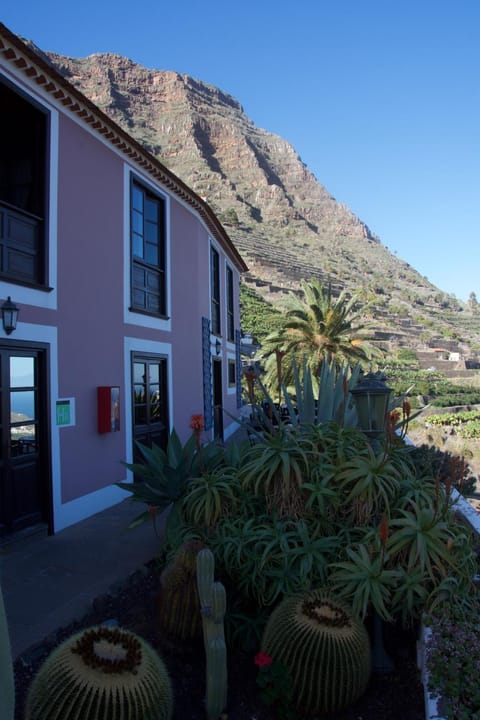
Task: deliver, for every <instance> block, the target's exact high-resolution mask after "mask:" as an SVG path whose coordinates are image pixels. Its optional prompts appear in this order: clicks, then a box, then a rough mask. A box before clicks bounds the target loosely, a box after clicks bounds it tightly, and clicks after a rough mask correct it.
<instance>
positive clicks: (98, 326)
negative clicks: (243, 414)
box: [20, 81, 239, 522]
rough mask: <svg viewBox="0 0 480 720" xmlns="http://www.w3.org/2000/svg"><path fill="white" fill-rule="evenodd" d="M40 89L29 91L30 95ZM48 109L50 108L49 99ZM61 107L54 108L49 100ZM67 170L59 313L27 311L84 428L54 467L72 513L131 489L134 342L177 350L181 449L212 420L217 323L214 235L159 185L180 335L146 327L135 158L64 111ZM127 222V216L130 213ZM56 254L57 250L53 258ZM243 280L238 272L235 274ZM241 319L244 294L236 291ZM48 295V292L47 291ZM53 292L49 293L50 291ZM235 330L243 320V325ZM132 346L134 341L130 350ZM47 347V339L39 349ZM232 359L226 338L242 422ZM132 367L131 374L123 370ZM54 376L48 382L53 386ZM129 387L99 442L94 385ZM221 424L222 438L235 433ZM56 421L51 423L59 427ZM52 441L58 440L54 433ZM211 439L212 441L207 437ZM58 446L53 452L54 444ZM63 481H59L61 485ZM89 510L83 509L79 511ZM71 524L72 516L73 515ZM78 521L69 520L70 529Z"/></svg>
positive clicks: (58, 170)
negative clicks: (208, 354) (200, 417)
mask: <svg viewBox="0 0 480 720" xmlns="http://www.w3.org/2000/svg"><path fill="white" fill-rule="evenodd" d="M30 90H31V92H32V94H33V95H34V94H35V92H36V90H35V86H34V84H33V81H32V87H31V88H30ZM43 102H45V99H44V98H43ZM52 102H54V101H53V100H52ZM56 109H57V111H58V138H55V140H57V139H58V167H52V168H51V170H52V172H51V176H50V181H51V182H53V183H56V184H57V198H56V207H57V212H56V214H55V213H51V214H50V218H49V221H50V231H51V232H50V238H51V242H52V246H53V244H54V242H55V240H56V251H57V273H56V278H51V282H52V283H53V285H54V290H55V292H56V307H55V303H54V302H52V303H50V305H48V303H47V304H45V303H43V304H42V303H39V305H38V306H37V305H35V304H34V302H31V303H30V302H22V303H21V315H20V318H21V323H22V324H23V325H24V328H25V330H24V338H23V340H24V341H26V342H30V338H29V336H28V333H29V332H31V337H32V343H34V342H40V341H39V339H38V334H36V333H35V332H34V331H33V330H32V328H35V326H42V327H47V328H48V330H50V328H53V329H55V330H56V332H57V346H56V347H57V348H58V355H57V356H56V357H53V354H54V353H55V352H56V350H54V349H53V345H52V350H51V354H52V357H51V363H52V367H53V366H55V368H58V377H55V378H54V379H55V382H54V383H53V382H52V385H56V384H57V381H58V394H55V395H53V391H52V399H53V400H54V401H55V400H56V399H57V397H58V398H74V399H75V410H76V413H75V414H76V418H75V424H74V426H72V427H63V428H59V429H58V466H57V464H56V463H55V462H52V468H53V469H52V473H53V474H54V473H57V472H58V477H54V478H53V480H52V482H53V484H54V483H55V482H57V481H58V482H60V483H61V485H60V495H61V502H62V503H65V504H66V503H70V502H71V501H74V500H76V499H78V498H82V497H83V496H86V495H88V494H90V493H93V492H95V491H98V490H101V489H102V488H108V487H110V486H112V485H113V483H115V482H119V481H122V480H124V479H125V468H124V466H123V464H122V460H125V459H126V457H127V453H128V448H129V445H130V444H131V438H130V437H129V436H128V434H127V427H128V422H127V420H129V419H128V418H127V417H126V405H125V400H126V397H127V394H130V392H131V387H130V383H129V381H128V380H127V382H126V378H128V377H129V363H130V361H129V357H127V358H126V355H127V353H126V350H125V342H126V341H125V338H129V341H131V342H133V344H134V343H135V341H136V340H138V342H139V343H142V342H143V343H146V342H155V343H163V344H166V345H168V346H170V347H171V368H170V370H171V379H172V394H171V397H172V407H171V410H172V425H173V427H175V429H176V430H177V432H178V433H179V435H180V437H181V438H182V440H186V439H187V437H188V436H189V435H190V432H191V431H190V428H189V424H190V419H191V416H192V415H193V414H198V413H203V409H204V399H203V367H202V317H210V279H209V268H210V243H211V242H212V240H211V237H210V235H209V232H208V231H207V229H206V227H205V225H204V224H203V222H202V221H201V219H200V217H199V216H198V215H197V214H196V213H195V212H194V211H193V210H192V208H191V207H190V206H187V205H185V204H183V203H182V202H181V201H180V199H179V198H178V197H177V196H176V195H174V194H170V193H168V191H167V190H166V189H165V188H162V187H160V186H159V188H158V189H159V192H161V193H163V194H164V195H167V194H168V196H169V202H168V207H169V228H170V236H169V242H170V246H169V247H170V264H169V267H168V268H167V275H168V278H169V283H170V298H171V303H170V307H169V315H170V320H171V329H170V330H168V329H165V327H164V323H161V322H159V323H158V326H156V327H145V326H144V325H142V324H141V323H139V324H137V323H136V322H135V316H133V317H132V316H130V317H129V316H128V313H127V310H128V307H126V306H128V304H129V302H128V301H126V297H129V292H126V288H125V283H126V282H127V278H128V277H129V255H128V253H126V252H125V241H126V234H128V227H125V224H127V225H128V220H127V221H126V212H125V211H126V209H125V207H124V196H125V167H126V163H127V162H128V160H127V158H126V157H125V156H124V155H122V154H121V153H119V152H118V151H116V150H115V149H114V148H113V147H112V146H111V145H109V144H108V143H107V142H105V141H104V140H103V139H102V138H101V137H100V136H98V135H96V134H95V133H94V132H91V131H90V130H88V129H87V127H86V126H84V125H83V124H82V123H81V122H80V121H78V120H75V119H73V117H72V115H71V113H70V111H68V110H67V109H65V108H64V107H63V106H62V105H61V104H60V103H57V106H56ZM131 170H132V171H134V172H135V173H136V174H137V176H139V177H142V176H143V178H144V179H147V180H148V182H149V183H154V180H153V178H152V177H151V176H147V175H145V174H144V173H143V171H142V170H141V168H139V167H136V166H135V165H134V164H132V165H131ZM127 216H128V213H127ZM50 250H51V251H52V252H53V247H51V248H50ZM217 250H218V251H219V254H220V263H221V267H220V281H221V297H222V330H223V334H224V335H225V334H226V332H225V331H226V304H225V297H226V288H225V262H226V258H225V253H224V252H223V251H222V250H221V249H220V248H219V247H218V246H217ZM231 267H232V269H233V270H234V276H235V278H237V279H238V272H237V270H236V269H235V267H234V265H233V264H232V265H231ZM235 288H236V289H235V303H236V309H237V315H238V288H237V287H236V286H235ZM42 292H43V290H42ZM45 294H46V293H45ZM236 326H237V327H238V326H239V318H238V317H236ZM132 338H133V341H132ZM42 342H43V340H42ZM227 350H228V357H232V353H234V346H233V345H232V344H229V345H227V342H226V338H225V337H223V338H222V354H221V356H220V357H221V359H222V363H223V377H222V385H223V392H224V407H225V408H226V410H227V411H228V412H229V413H230V414H232V415H235V413H236V396H235V394H234V393H233V392H232V391H230V393H228V375H227V370H228V363H227ZM126 362H127V363H128V367H125V363H126ZM52 377H53V376H52V375H51V376H50V380H51V381H52ZM102 385H110V386H119V387H120V407H121V417H120V432H116V433H106V434H99V433H98V429H97V387H98V386H102ZM232 422H233V421H232V419H231V418H230V416H229V415H225V416H224V427H225V429H227V428H228V426H229V425H230V424H231V423H232ZM54 423H55V418H51V426H52V429H55V430H57V429H56V428H54ZM52 434H54V433H52ZM209 437H210V436H209V435H208V434H207V433H205V437H204V439H205V440H207V439H208V438H209ZM52 446H53V445H52ZM58 478H60V479H58ZM82 512H83V511H82ZM72 517H73V515H72ZM68 522H70V520H68Z"/></svg>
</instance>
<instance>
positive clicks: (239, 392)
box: [235, 330, 242, 408]
mask: <svg viewBox="0 0 480 720" xmlns="http://www.w3.org/2000/svg"><path fill="white" fill-rule="evenodd" d="M240 339H241V332H240V330H235V362H236V365H237V371H236V373H235V379H236V381H237V408H240V407H242V356H241V354H240Z"/></svg>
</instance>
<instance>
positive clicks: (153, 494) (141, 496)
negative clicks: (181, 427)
mask: <svg viewBox="0 0 480 720" xmlns="http://www.w3.org/2000/svg"><path fill="white" fill-rule="evenodd" d="M137 447H138V449H139V450H140V453H141V455H142V458H143V462H137V463H124V465H125V467H127V468H128V469H129V470H131V471H132V472H133V473H134V474H135V476H136V477H137V478H139V480H140V482H135V483H116V485H117V486H118V487H120V488H122V490H126V491H127V492H129V493H130V494H131V496H132V498H131V499H132V501H133V502H138V503H142V504H143V505H147V507H148V508H154V509H155V511H158V512H163V511H164V510H166V509H167V508H168V507H171V506H175V505H176V504H177V503H179V502H180V501H181V500H182V499H183V496H184V495H185V492H186V489H187V486H188V484H189V482H190V480H191V478H192V477H194V476H195V475H196V474H198V453H197V450H196V438H195V435H192V436H191V437H190V438H189V440H187V442H186V443H185V445H182V443H181V441H180V438H179V437H178V435H177V433H176V431H175V430H172V432H171V434H170V436H169V438H168V444H167V449H166V450H162V448H160V447H159V446H157V445H155V444H154V445H152V447H151V448H150V447H147V446H146V445H143V444H142V443H137ZM171 515H172V514H171ZM175 515H176V513H173V515H172V517H174V516H175ZM149 516H150V511H149V510H148V509H147V510H145V511H144V512H143V513H141V514H140V515H139V516H138V517H137V518H135V519H134V520H133V521H132V522H131V523H130V527H134V526H135V525H138V524H139V523H141V522H144V521H145V520H146V519H147V518H148V517H149Z"/></svg>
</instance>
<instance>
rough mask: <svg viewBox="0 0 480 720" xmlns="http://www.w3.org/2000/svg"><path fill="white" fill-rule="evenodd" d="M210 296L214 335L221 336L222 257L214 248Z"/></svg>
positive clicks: (212, 252) (211, 260) (211, 263)
mask: <svg viewBox="0 0 480 720" xmlns="http://www.w3.org/2000/svg"><path fill="white" fill-rule="evenodd" d="M210 296H211V314H212V333H213V334H214V335H220V333H221V323H220V257H219V255H218V252H217V251H216V250H215V249H214V248H213V247H212V248H210Z"/></svg>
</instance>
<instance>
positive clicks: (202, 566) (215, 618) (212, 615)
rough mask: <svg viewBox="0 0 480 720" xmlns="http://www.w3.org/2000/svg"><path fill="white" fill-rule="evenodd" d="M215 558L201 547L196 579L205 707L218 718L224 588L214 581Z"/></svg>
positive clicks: (223, 675)
mask: <svg viewBox="0 0 480 720" xmlns="http://www.w3.org/2000/svg"><path fill="white" fill-rule="evenodd" d="M214 571H215V558H214V556H213V553H212V552H211V551H210V550H209V549H208V548H204V549H203V550H200V552H199V553H198V556H197V581H198V594H199V597H200V608H201V613H202V623H203V640H204V644H205V656H206V661H207V674H206V675H207V692H206V711H207V719H208V720H218V718H219V717H220V714H221V713H222V711H223V710H224V709H225V706H226V704H227V680H228V678H227V647H226V644H225V631H224V619H225V610H226V606H227V598H226V593H225V588H224V586H223V585H222V583H220V582H214Z"/></svg>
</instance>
